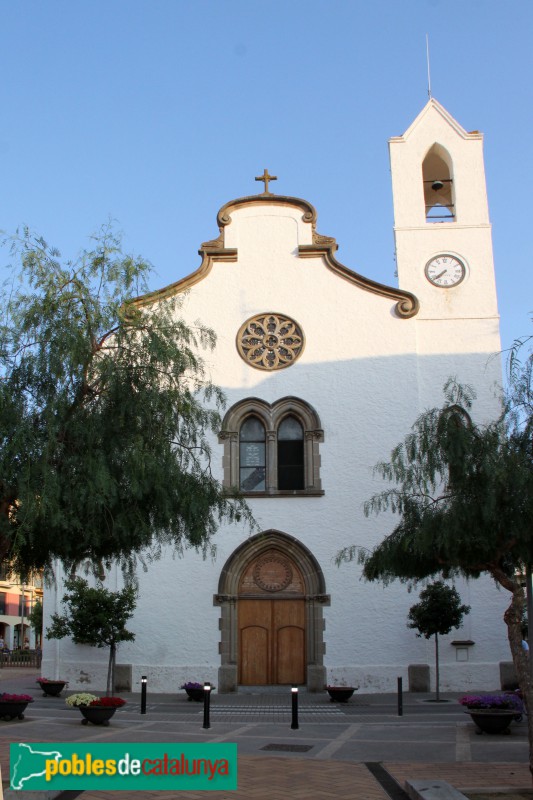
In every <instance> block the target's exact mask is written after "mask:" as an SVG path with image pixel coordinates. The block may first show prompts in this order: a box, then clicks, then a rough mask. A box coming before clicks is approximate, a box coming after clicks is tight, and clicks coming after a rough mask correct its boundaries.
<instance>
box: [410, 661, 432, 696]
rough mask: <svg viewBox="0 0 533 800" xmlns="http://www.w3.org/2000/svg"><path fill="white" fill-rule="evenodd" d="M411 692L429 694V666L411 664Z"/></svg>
mask: <svg viewBox="0 0 533 800" xmlns="http://www.w3.org/2000/svg"><path fill="white" fill-rule="evenodd" d="M407 673H408V676H409V691H410V692H429V686H430V683H429V664H409V667H408V670H407Z"/></svg>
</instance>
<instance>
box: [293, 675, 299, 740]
mask: <svg viewBox="0 0 533 800" xmlns="http://www.w3.org/2000/svg"><path fill="white" fill-rule="evenodd" d="M291 694H292V722H291V729H292V730H293V731H295V730H297V729H298V728H299V727H300V726H299V725H298V687H297V686H293V687H292V689H291Z"/></svg>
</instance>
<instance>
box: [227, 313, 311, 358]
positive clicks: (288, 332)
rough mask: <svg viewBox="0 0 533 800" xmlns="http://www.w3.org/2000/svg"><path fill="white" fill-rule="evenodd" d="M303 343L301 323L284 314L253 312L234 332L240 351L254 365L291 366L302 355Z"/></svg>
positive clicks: (242, 356)
mask: <svg viewBox="0 0 533 800" xmlns="http://www.w3.org/2000/svg"><path fill="white" fill-rule="evenodd" d="M304 343H305V339H304V334H303V331H302V329H301V327H300V326H299V325H298V323H297V322H295V320H293V319H291V318H290V317H287V316H286V315H284V314H272V313H267V314H256V316H255V317H251V318H250V319H248V320H246V322H245V323H244V325H241V327H240V328H239V332H238V334H237V350H238V351H239V355H240V356H241V358H242V359H243V360H244V361H246V363H247V364H249V365H250V366H251V367H255V368H256V369H266V370H273V369H283V368H284V367H290V365H291V364H294V362H295V361H296V360H297V359H298V358H299V356H300V355H301V353H302V351H303V349H304Z"/></svg>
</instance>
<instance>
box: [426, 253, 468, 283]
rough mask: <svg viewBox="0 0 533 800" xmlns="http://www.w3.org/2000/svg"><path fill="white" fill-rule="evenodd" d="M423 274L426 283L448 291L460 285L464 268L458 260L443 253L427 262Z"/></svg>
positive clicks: (464, 272)
mask: <svg viewBox="0 0 533 800" xmlns="http://www.w3.org/2000/svg"><path fill="white" fill-rule="evenodd" d="M425 273H426V278H427V279H428V281H429V282H430V283H432V284H433V285H434V286H440V287H441V288H442V289H448V288H449V287H450V286H457V284H458V283H461V281H462V280H463V278H464V277H465V275H466V267H465V265H464V264H463V262H462V261H461V260H460V259H459V258H457V257H456V256H452V255H450V254H449V253H448V254H447V253H445V254H443V255H440V256H435V258H432V259H431V261H428V263H427V264H426V269H425Z"/></svg>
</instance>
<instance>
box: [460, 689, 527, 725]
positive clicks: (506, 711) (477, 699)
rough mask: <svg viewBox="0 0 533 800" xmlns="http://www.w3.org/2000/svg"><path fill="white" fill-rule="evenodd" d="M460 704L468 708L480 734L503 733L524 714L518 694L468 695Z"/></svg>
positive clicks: (468, 712) (462, 698) (467, 710)
mask: <svg viewBox="0 0 533 800" xmlns="http://www.w3.org/2000/svg"><path fill="white" fill-rule="evenodd" d="M459 702H460V703H461V705H462V706H466V713H467V714H470V717H471V718H472V722H474V724H475V725H477V727H478V729H479V730H478V731H477V732H478V733H503V732H504V731H506V730H507V729H508V727H509V725H510V724H511V722H512V721H513V719H520V718H521V716H522V714H523V713H524V704H523V702H522V700H521V698H520V697H519V696H518V695H516V694H466V695H464V696H463V697H460V698H459Z"/></svg>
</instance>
